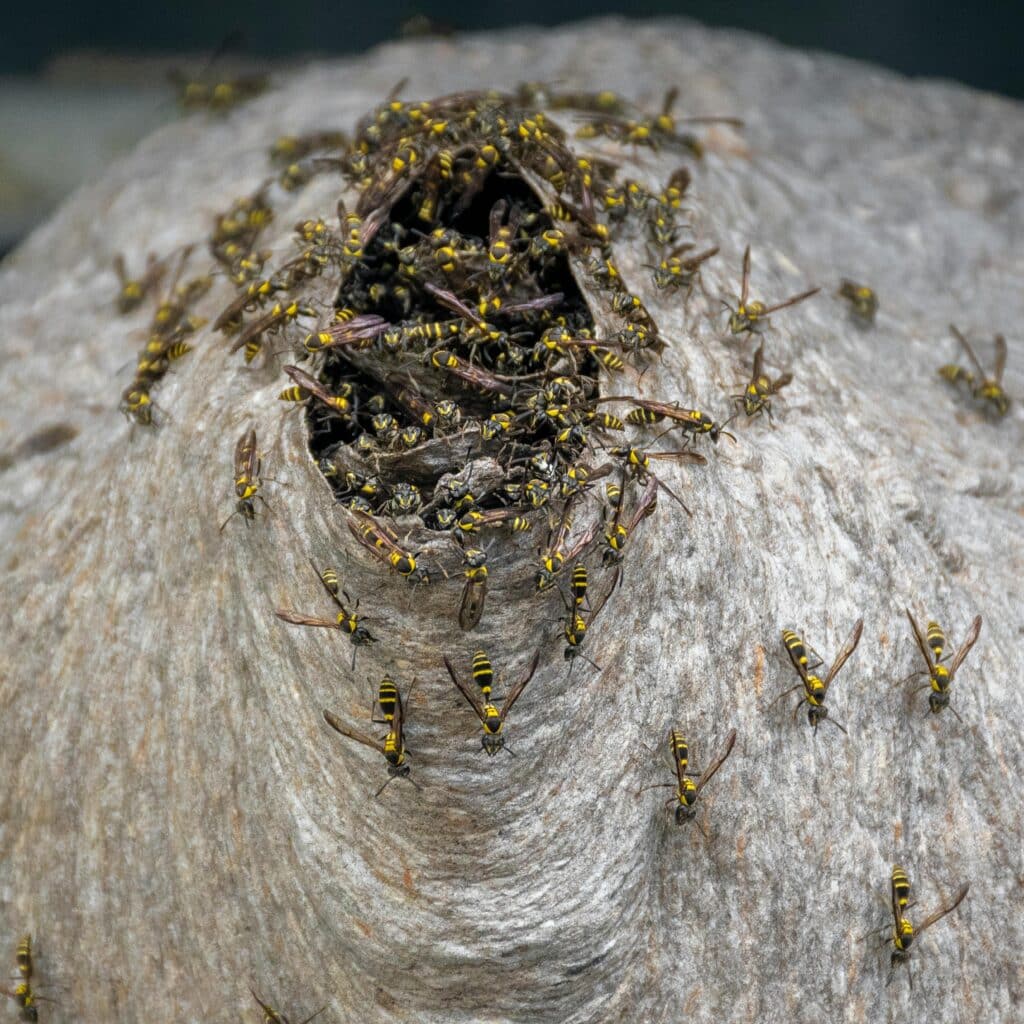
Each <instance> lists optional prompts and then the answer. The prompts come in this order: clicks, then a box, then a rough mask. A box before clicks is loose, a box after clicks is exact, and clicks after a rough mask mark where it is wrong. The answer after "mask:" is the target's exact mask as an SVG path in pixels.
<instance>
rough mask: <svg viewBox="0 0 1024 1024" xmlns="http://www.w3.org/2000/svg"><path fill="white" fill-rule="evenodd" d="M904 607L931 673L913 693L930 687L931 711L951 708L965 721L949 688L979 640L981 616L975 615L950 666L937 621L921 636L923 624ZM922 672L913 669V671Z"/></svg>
mask: <svg viewBox="0 0 1024 1024" xmlns="http://www.w3.org/2000/svg"><path fill="white" fill-rule="evenodd" d="M905 611H906V613H907V618H908V619H909V620H910V627H911V629H913V631H914V639H915V640H916V641H917V646H918V649H919V650H920V652H921V657H922V658H924V663H925V666H926V670H927V675H928V682H927V683H924V684H923V685H922V686H919V687H918V688H917V689H915V690H914V691H913V693H917V692H918V690H924V689H927V688H928V687H931V691H932V692H931V693H929V694H928V707H929V709H930V710H931V712H932V714H936V715H937V714H938V713H939V712H940V711H944V710H945V709H946V708H949V709H950V710H951V711H952V712H953V714H954V715H956V717H957V719H958V720H960V721H962V719H960V715H959V713H958V712H957V710H956V708H955V707H953V706H952V705H951V704H950V703H949V690H950V687H951V686H952V685H953V679H954V678H955V676H956V673H957V670H958V669H959V668H960V666H961V664H963V660H964V658H966V657H967V655H968V653H969V652H970V650H971V648H972V647H973V646H974V645H975V643H976V642H977V640H978V635H979V634H980V633H981V616H980V615H976V616H975V617H974V620H973V621H972V622H971V628H970V629H969V630H968V631H967V636H966V637H965V638H964V642H963V643H962V644H961V645H960V648H959V650H958V651H957V652H956V654H954V655H953V660H952V661H951V662H950V663H949V665H948V666H947V665H944V664H942V662H943V661H945V659H946V658H948V657H949V655H948V654H946V655H945V656H944V654H943V652H944V651H945V646H946V636H945V634H944V633H943V631H942V628H941V627H940V626H939V624H938V623H937V622H929V623H928V631H927V634H926V635H925V636H922V635H921V627H920V626H918V624H917V622H916V621H915V620H914V616H913V615H912V614H911V613H910V609H909V608H907V609H905ZM920 674H921V673H917V672H915V673H914V675H920Z"/></svg>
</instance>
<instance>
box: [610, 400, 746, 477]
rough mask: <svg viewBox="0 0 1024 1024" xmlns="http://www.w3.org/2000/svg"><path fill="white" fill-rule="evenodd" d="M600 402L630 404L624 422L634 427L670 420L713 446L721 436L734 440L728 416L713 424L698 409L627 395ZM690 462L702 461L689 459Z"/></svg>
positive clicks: (730, 418)
mask: <svg viewBox="0 0 1024 1024" xmlns="http://www.w3.org/2000/svg"><path fill="white" fill-rule="evenodd" d="M600 401H602V402H632V404H633V406H634V408H633V409H631V410H630V412H629V413H628V415H627V416H626V422H627V423H632V424H633V425H634V426H652V425H653V424H655V423H660V422H661V421H662V420H666V419H667V420H671V421H672V422H673V424H678V425H679V426H680V427H681V428H682V429H683V431H684V432H685V433H687V434H692V435H693V436H696V435H698V434H707V436H708V437H709V438H710V439H711V441H712V442H713V443H714V444H717V443H718V439H719V437H721V436H722V435H723V434H724V435H725V436H726V437H728V438H729V439H730V440H732V441H735V440H736V438H735V437H734V436H733V435H732V434H730V433H729V431H728V430H726V429H725V427H726V426H727V425H728V424H729V423H730V422H731V421H732V419H733V417H732V416H730V417H729V419H727V420H726V421H725V422H724V423H715V421H714V420H713V419H711V417H710V416H708V414H707V413H705V412H701V410H700V409H684V408H682V407H681V406H679V405H676V404H675V403H671V402H655V401H652V400H650V399H647V398H636V397H630V396H629V395H610V396H608V397H607V398H602V399H600ZM689 461H691V462H696V461H703V460H697V459H690V460H689Z"/></svg>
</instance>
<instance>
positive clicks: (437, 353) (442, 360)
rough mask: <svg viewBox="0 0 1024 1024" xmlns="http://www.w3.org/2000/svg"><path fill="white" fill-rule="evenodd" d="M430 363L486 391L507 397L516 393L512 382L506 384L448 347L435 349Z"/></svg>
mask: <svg viewBox="0 0 1024 1024" xmlns="http://www.w3.org/2000/svg"><path fill="white" fill-rule="evenodd" d="M430 364H431V365H432V366H433V367H434V368H435V369H438V370H447V371H448V373H450V374H451V375H452V376H453V377H458V378H459V379H460V380H464V381H465V382H466V383H467V384H472V385H473V386H474V387H478V388H481V389H482V390H484V391H491V392H494V393H495V394H498V395H503V396H505V397H506V398H507V397H511V396H512V395H513V394H515V388H513V387H512V385H511V384H506V383H505V382H504V381H502V380H499V379H498V378H497V377H495V376H494V374H491V373H488V372H487V371H486V370H482V369H481V368H480V367H479V366H471V365H470V364H469V363H467V362H466V361H465V360H464V359H460V358H459V357H458V356H457V355H454V354H453V353H451V352H449V351H448V350H447V349H435V350H434V351H433V352H431V354H430Z"/></svg>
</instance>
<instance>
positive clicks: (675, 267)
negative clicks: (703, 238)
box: [654, 243, 718, 290]
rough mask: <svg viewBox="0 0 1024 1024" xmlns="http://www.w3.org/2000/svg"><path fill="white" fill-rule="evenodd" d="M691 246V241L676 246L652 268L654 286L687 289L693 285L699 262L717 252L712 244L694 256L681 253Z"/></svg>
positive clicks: (706, 259)
mask: <svg viewBox="0 0 1024 1024" xmlns="http://www.w3.org/2000/svg"><path fill="white" fill-rule="evenodd" d="M692 248H693V244H692V243H689V244H687V245H681V246H678V247H677V248H676V249H673V250H672V252H671V253H669V255H668V256H666V257H665V258H664V259H663V260H662V261H661V262H660V263H659V264H658V265H657V266H656V267H655V268H654V286H655V287H656V288H660V289H662V290H665V289H668V288H672V289H675V288H686V289H688V290H689V289H690V288H692V287H693V284H694V282H695V281H696V279H697V274H698V273H699V271H700V267H701V264H703V263H706V262H707V261H708V260H709V259H711V257H712V256H716V255H717V254H718V246H717V245H716V246H713V247H712V248H710V249H707V250H705V251H704V252H701V253H697V255H695V256H684V255H683V253H684V252H686V250H687V249H692Z"/></svg>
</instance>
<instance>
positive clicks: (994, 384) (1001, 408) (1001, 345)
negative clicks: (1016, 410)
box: [939, 324, 1010, 416]
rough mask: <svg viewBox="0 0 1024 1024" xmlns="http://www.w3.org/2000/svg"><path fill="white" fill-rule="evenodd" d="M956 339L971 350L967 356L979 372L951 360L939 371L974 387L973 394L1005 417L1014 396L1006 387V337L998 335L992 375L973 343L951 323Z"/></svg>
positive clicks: (971, 387) (967, 351) (964, 348)
mask: <svg viewBox="0 0 1024 1024" xmlns="http://www.w3.org/2000/svg"><path fill="white" fill-rule="evenodd" d="M949 329H950V330H951V331H952V332H953V334H954V336H955V337H956V340H957V341H959V342H960V345H961V347H962V348H963V350H964V351H965V352H966V353H967V358H968V359H969V360H970V361H971V365H972V366H973V367H974V369H975V370H976V371H977V373H976V374H975V373H973V372H971V371H970V370H966V369H964V368H963V367H962V366H958V365H956V364H955V363H949V364H947V365H945V366H940V367H939V374H940V375H941V376H942V377H944V378H945V379H946V380H948V381H949V382H950V383H951V384H959V383H961V382H963V383H964V384H966V385H967V386H968V387H969V388H970V389H971V394H972V395H973V396H974V397H975V398H976V399H978V400H979V401H982V402H987V403H988V404H989V405H990V406H991V407H992V410H993V412H995V414H996V415H997V416H1005V415H1006V414H1007V413H1008V412H1009V411H1010V399H1009V396H1008V395H1007V394H1006V392H1005V391H1004V390H1003V371H1004V370H1005V369H1006V339H1005V338H1004V337H1003V336H1002V335H1001V334H997V335H996V337H995V350H996V359H995V365H994V366H993V367H992V375H991V376H988V375H987V374H986V373H985V370H984V369H983V368H982V365H981V363H980V362H979V360H978V357H977V356H976V355H975V354H974V349H973V348H972V347H971V343H970V342H969V341H968V340H967V339H966V338H965V337H964V336H963V334H961V333H960V331H958V330H957V328H956V327H954V326H953V324H950V325H949Z"/></svg>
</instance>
